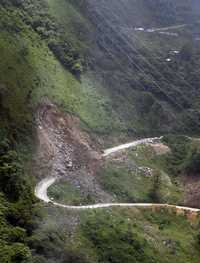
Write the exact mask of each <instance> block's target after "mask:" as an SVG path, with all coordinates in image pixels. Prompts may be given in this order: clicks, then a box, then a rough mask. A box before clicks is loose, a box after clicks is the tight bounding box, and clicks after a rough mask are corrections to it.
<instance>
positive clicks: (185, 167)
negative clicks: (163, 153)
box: [164, 135, 200, 175]
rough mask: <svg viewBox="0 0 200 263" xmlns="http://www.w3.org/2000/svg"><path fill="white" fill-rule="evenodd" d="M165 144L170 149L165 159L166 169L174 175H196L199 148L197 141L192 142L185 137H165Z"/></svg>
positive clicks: (199, 157)
mask: <svg viewBox="0 0 200 263" xmlns="http://www.w3.org/2000/svg"><path fill="white" fill-rule="evenodd" d="M164 142H166V143H167V144H168V145H169V147H170V148H171V153H169V154H168V156H167V158H166V166H167V169H168V170H169V171H170V172H172V173H173V174H174V175H178V174H182V173H188V174H198V172H199V160H200V146H199V143H198V141H195V140H194V142H193V140H192V139H189V138H188V137H185V136H173V135H169V136H165V137H164Z"/></svg>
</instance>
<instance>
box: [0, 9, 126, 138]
mask: <svg viewBox="0 0 200 263" xmlns="http://www.w3.org/2000/svg"><path fill="white" fill-rule="evenodd" d="M0 13H1V20H4V19H7V20H8V21H7V22H8V23H10V24H11V25H10V27H12V30H13V31H14V30H15V28H16V27H19V28H20V32H17V33H13V34H10V32H8V31H7V30H6V29H4V30H2V31H1V33H0V36H1V39H0V49H1V54H0V84H1V87H2V90H3V91H2V92H4V93H3V96H4V97H3V101H2V103H3V108H4V111H5V112H6V113H5V119H6V118H7V115H8V116H9V118H10V119H11V120H12V122H13V124H18V128H19V126H21V128H22V127H24V128H25V127H26V126H27V125H28V124H30V123H31V122H32V120H33V114H34V112H35V111H36V107H37V105H38V103H39V102H40V101H41V100H42V98H43V97H46V96H47V97H49V98H50V99H51V100H52V101H53V102H55V103H56V104H58V105H59V106H60V107H61V108H62V109H63V110H65V111H68V112H71V113H73V114H75V115H77V116H79V117H80V119H81V121H82V123H84V125H85V126H86V127H87V129H88V130H90V131H91V130H92V131H93V132H97V133H109V132H111V131H112V130H115V129H116V130H117V129H121V128H120V127H121V126H122V124H121V123H120V121H119V120H118V118H117V116H115V115H114V113H113V112H112V108H111V107H110V106H109V105H110V102H109V99H108V97H107V96H106V94H103V93H102V92H101V91H100V90H101V89H99V87H98V86H97V85H95V82H92V81H91V80H89V78H88V77H87V76H83V78H82V80H81V81H78V80H77V79H76V78H75V77H74V76H73V75H72V74H71V73H69V72H68V71H67V70H66V69H64V68H63V66H62V65H61V64H60V63H59V62H58V61H57V59H56V58H55V57H54V55H53V54H52V53H51V52H50V50H49V49H48V47H47V44H46V43H45V41H43V40H41V38H40V37H39V36H38V35H37V33H35V32H34V31H33V30H32V29H31V28H30V27H28V26H26V25H25V24H24V23H23V21H22V20H21V18H20V13H19V12H17V11H13V10H5V9H3V8H1V9H0ZM14 15H15V19H14V21H12V17H13V16H14ZM4 90H5V91H4Z"/></svg>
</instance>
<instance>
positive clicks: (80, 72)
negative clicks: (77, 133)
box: [0, 0, 200, 263]
mask: <svg viewBox="0 0 200 263" xmlns="http://www.w3.org/2000/svg"><path fill="white" fill-rule="evenodd" d="M191 1H192V0H191ZM122 2H123V1H116V0H110V1H96V0H92V1H90V0H85V1H79V0H27V1H26V0H1V1H0V51H1V52H0V119H1V122H0V262H1V263H33V262H34V263H47V262H48V263H55V262H58V263H72V262H74V263H78V262H81V263H83V262H84V263H96V262H98V263H100V262H102V263H103V262H106V263H109V262H112V263H117V262H133V261H132V259H133V258H134V260H135V262H152V263H153V262H162V263H163V258H164V256H166V258H165V259H166V261H164V262H166V263H168V262H173V261H175V262H177V263H178V262H181V263H185V262H193V263H196V262H199V256H200V255H199V253H198V251H199V243H200V237H199V235H198V230H197V228H195V227H194V228H193V227H192V226H191V225H190V224H189V223H188V222H187V221H186V219H185V218H184V217H182V216H180V217H175V215H174V214H167V213H166V212H165V211H164V212H162V211H161V213H158V214H155V215H154V214H152V213H151V212H150V211H147V212H144V211H142V212H144V215H142V214H141V213H140V212H139V211H137V210H131V209H127V210H126V209H125V210H123V211H121V210H120V211H111V210H108V211H106V213H105V214H104V212H103V211H99V212H96V211H95V212H92V211H91V212H90V214H89V217H88V215H86V214H84V213H83V214H82V213H81V214H79V215H77V214H76V213H73V212H69V211H67V212H65V211H64V210H62V209H58V210H57V209H56V208H53V207H51V205H47V207H46V208H45V207H42V208H41V209H40V208H39V204H38V203H37V202H36V200H35V198H34V196H33V186H34V179H33V177H32V170H33V168H34V167H32V162H30V160H31V159H32V154H33V152H34V147H33V145H34V144H35V141H34V139H35V137H34V136H35V125H36V123H35V114H36V111H37V106H38V104H39V103H42V101H43V99H44V98H46V97H48V98H49V99H50V100H52V101H53V102H54V103H56V104H57V105H58V106H59V107H60V108H61V109H62V110H63V111H66V112H70V113H73V114H74V115H76V116H78V117H79V118H80V120H81V127H82V128H83V129H87V131H88V132H89V133H90V134H92V135H93V136H94V137H95V139H96V138H97V135H98V138H100V139H102V137H103V139H107V140H105V141H104V143H105V144H106V145H108V144H112V142H113V141H114V140H119V139H124V138H127V137H128V136H131V137H133V136H143V135H147V134H148V135H149V134H151V135H152V134H159V135H160V134H161V133H168V132H172V131H173V132H174V133H187V134H189V133H191V134H198V132H199V118H200V116H199V111H200V109H199V96H200V93H199V81H200V77H199V76H200V74H199V66H200V46H199V44H198V42H196V41H195V38H196V37H198V36H199V24H198V21H197V20H198V19H199V15H198V13H197V12H196V10H197V9H192V8H191V5H190V4H191V2H190V1H189V2H188V1H186V0H184V1H183V0H180V1H179V0H177V1H172V0H165V1H160V0H151V1H145V0H144V1H143V0H142V1H141V0H135V1H132V0H131V1H127V6H125V7H124V6H123V5H122V4H123V3H122ZM192 2H193V1H192ZM104 4H106V5H107V8H104ZM155 6H156V8H155ZM139 14H141V15H139ZM118 17H119V18H118ZM179 23H189V25H188V27H186V28H182V29H177V30H175V33H176V34H178V36H179V37H177V38H171V37H166V38H165V37H163V36H162V35H160V34H149V35H147V34H143V33H140V32H134V27H139V26H143V27H145V28H148V27H163V26H170V25H174V24H179ZM130 28H131V30H132V31H129V29H130ZM126 30H128V31H127V32H128V33H126ZM133 33H134V35H132V34H133ZM133 37H134V39H133ZM172 49H173V50H175V49H177V50H179V51H180V52H179V54H178V55H174V54H173V53H170V52H171V51H172ZM169 57H170V59H171V61H170V64H169V63H168V62H167V61H166V59H167V58H169ZM168 64H169V66H168ZM174 72H176V74H174ZM165 141H166V142H167V143H168V144H169V145H170V146H171V148H172V153H171V154H169V155H168V156H167V159H159V160H155V158H154V156H152V153H151V151H149V150H148V151H146V149H139V159H137V158H136V156H134V154H135V153H134V152H130V156H129V158H130V159H131V161H132V162H133V161H134V162H136V163H137V164H138V165H140V164H141V165H146V166H148V167H151V168H152V169H156V171H155V173H154V174H153V176H152V177H145V179H144V180H141V178H143V175H144V174H143V172H141V173H138V174H137V177H134V176H133V175H134V172H133V171H132V170H131V171H130V168H131V169H132V167H130V166H129V165H128V166H126V167H124V166H122V167H117V168H116V167H115V166H114V165H113V164H112V163H111V164H108V166H106V167H104V169H105V170H104V173H103V176H102V178H101V180H102V181H101V184H102V185H104V187H105V188H106V190H108V191H109V192H111V193H112V194H113V195H114V196H115V198H116V200H120V201H132V202H134V201H145V200H146V201H163V202H167V201H171V202H179V200H180V191H179V190H180V189H179V185H177V184H176V181H173V183H171V181H170V180H171V179H172V178H171V177H169V175H168V173H172V174H173V176H174V177H173V180H176V176H177V174H178V175H181V174H182V173H185V172H186V173H188V174H192V175H194V174H195V176H199V167H200V166H199V160H200V159H199V158H200V156H199V155H200V154H199V148H198V147H196V143H197V142H195V144H191V143H190V142H189V140H187V139H186V140H183V138H180V139H177V138H176V139H174V138H172V137H166V138H165ZM100 142H101V144H104V143H102V140H100ZM147 152H148V154H150V155H148V156H146V158H143V157H145V155H146V153H147ZM149 157H151V158H149ZM140 158H141V159H143V162H142V161H141V159H140ZM165 158H166V157H165ZM166 160H167V162H166ZM160 165H163V167H164V168H163V169H164V171H162V172H160V170H161V169H160ZM157 169H158V172H157ZM119 180H120V182H119ZM174 182H175V183H174ZM64 186H65V185H58V186H53V187H54V188H52V189H50V190H52V194H53V195H54V197H55V198H57V199H58V200H59V201H63V202H66V199H70V200H72V202H74V203H75V204H77V203H90V202H91V203H92V202H93V199H92V197H91V196H84V195H82V194H81V193H80V192H79V191H76V190H74V189H73V188H71V187H69V186H67V187H68V190H70V191H69V192H68V193H67V194H66V193H65V190H64ZM136 186H137V187H136ZM165 186H167V187H165ZM57 187H58V188H57ZM134 188H135V190H134V191H133V189H134ZM65 189H66V188H65ZM61 190H62V191H61ZM62 193H64V195H62ZM41 212H42V215H41ZM197 227H198V225H197ZM186 237H187V238H186ZM157 246H158V247H157ZM119 248H123V251H122V250H120V249H119ZM124 251H125V253H124Z"/></svg>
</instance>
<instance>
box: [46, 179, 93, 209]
mask: <svg viewBox="0 0 200 263" xmlns="http://www.w3.org/2000/svg"><path fill="white" fill-rule="evenodd" d="M48 196H49V197H50V198H51V199H52V200H54V201H56V202H59V203H63V204H67V205H84V204H85V205H87V204H92V203H94V200H93V198H92V196H91V195H89V194H87V195H86V194H84V193H82V192H81V191H80V190H79V189H78V188H75V187H74V186H72V185H71V184H70V183H68V182H66V181H59V182H57V183H55V184H53V185H52V186H51V187H50V188H49V189H48Z"/></svg>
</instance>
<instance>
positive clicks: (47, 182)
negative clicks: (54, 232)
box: [35, 137, 200, 212]
mask: <svg viewBox="0 0 200 263" xmlns="http://www.w3.org/2000/svg"><path fill="white" fill-rule="evenodd" d="M161 138H162V137H155V138H147V139H141V140H137V141H134V142H131V143H126V144H122V145H119V146H117V147H114V148H110V149H107V150H105V151H104V153H103V155H102V156H103V157H107V156H109V155H111V154H113V153H116V152H119V151H122V150H124V149H127V148H130V147H134V146H137V145H140V144H147V143H153V142H154V141H156V140H159V139H161ZM57 179H58V178H56V177H47V178H45V179H43V180H42V181H40V182H39V183H38V184H37V185H36V187H35V196H36V197H37V198H38V199H40V200H42V201H43V202H45V203H51V204H53V205H55V206H58V207H63V208H67V209H71V210H86V209H98V208H108V207H141V208H156V207H159V208H174V209H179V210H182V211H186V212H187V211H188V212H200V209H197V208H191V207H184V206H176V205H169V204H153V203H102V204H94V205H83V206H73V205H64V204H60V203H57V202H54V201H53V200H51V199H50V198H49V197H48V194H47V191H48V188H49V187H50V186H51V185H52V184H54V183H55V182H56V180H57Z"/></svg>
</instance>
